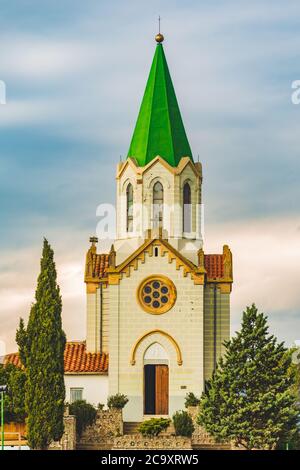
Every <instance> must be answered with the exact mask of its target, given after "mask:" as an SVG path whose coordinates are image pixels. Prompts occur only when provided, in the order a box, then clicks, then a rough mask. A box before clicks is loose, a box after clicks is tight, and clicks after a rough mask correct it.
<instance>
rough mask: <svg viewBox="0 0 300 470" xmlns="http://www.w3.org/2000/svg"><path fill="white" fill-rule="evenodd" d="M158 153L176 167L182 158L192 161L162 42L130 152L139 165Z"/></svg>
mask: <svg viewBox="0 0 300 470" xmlns="http://www.w3.org/2000/svg"><path fill="white" fill-rule="evenodd" d="M162 38H163V36H162ZM157 155H160V156H161V157H162V158H163V159H164V160H166V161H167V162H168V163H169V164H170V165H172V166H177V165H178V163H179V161H180V159H181V158H182V157H190V159H191V160H193V156H192V152H191V148H190V145H189V142H188V139H187V136H186V133H185V129H184V125H183V122H182V118H181V114H180V110H179V106H178V103H177V99H176V95H175V91H174V87H173V83H172V80H171V76H170V72H169V68H168V64H167V61H166V57H165V54H164V50H163V46H162V44H161V43H159V44H157V46H156V51H155V54H154V58H153V62H152V66H151V70H150V74H149V78H148V82H147V85H146V90H145V93H144V97H143V101H142V104H141V108H140V112H139V115H138V119H137V123H136V126H135V129H134V133H133V136H132V140H131V144H130V148H129V152H128V157H133V158H135V159H136V161H137V162H138V165H139V166H145V165H147V163H149V162H150V161H151V160H153V158H155V157H156V156H157Z"/></svg>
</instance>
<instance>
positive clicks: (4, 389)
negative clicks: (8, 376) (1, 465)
mask: <svg viewBox="0 0 300 470" xmlns="http://www.w3.org/2000/svg"><path fill="white" fill-rule="evenodd" d="M0 393H1V450H4V394H5V393H7V385H0Z"/></svg>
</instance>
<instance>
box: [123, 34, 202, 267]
mask: <svg viewBox="0 0 300 470" xmlns="http://www.w3.org/2000/svg"><path fill="white" fill-rule="evenodd" d="M155 39H156V42H157V46H156V50H155V54H154V58H153V61H152V66H151V69H150V74H149V78H148V81H147V85H146V89H145V93H144V97H143V100H142V103H141V107H140V111H139V114H138V118H137V122H136V125H135V129H134V133H133V136H132V139H131V144H130V148H129V151H128V156H127V159H126V161H125V162H121V163H119V165H118V167H117V240H116V243H115V247H116V252H117V262H118V263H119V262H122V261H123V260H124V259H125V258H126V257H127V256H128V255H129V254H130V253H132V251H133V250H135V249H136V248H137V247H138V246H140V245H141V244H142V243H143V242H144V241H145V240H147V239H148V238H158V237H160V238H161V237H162V238H165V239H167V240H168V241H169V243H171V244H172V245H173V246H174V248H175V249H176V250H178V251H179V252H180V253H182V254H183V255H184V256H186V257H187V258H188V259H190V260H191V261H193V262H196V261H197V260H196V253H197V251H198V249H199V248H201V247H202V234H201V185H202V167H201V164H200V163H194V160H193V155H192V151H191V148H190V145H189V142H188V139H187V135H186V132H185V128H184V125H183V121H182V117H181V113H180V109H179V106H178V102H177V98H176V94H175V90H174V87H173V83H172V79H171V76H170V72H169V68H168V64H167V61H166V57H165V53H164V49H163V44H162V42H163V40H164V37H163V35H162V34H160V33H159V34H157V36H156V38H155Z"/></svg>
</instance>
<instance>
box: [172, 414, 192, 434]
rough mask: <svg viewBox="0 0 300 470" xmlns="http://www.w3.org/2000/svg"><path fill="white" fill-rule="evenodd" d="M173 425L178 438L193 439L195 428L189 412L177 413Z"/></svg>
mask: <svg viewBox="0 0 300 470" xmlns="http://www.w3.org/2000/svg"><path fill="white" fill-rule="evenodd" d="M173 424H174V428H175V434H176V436H185V437H191V435H192V434H193V432H194V430H195V427H194V424H193V420H192V418H191V416H190V415H189V414H188V413H187V411H176V413H175V414H174V415H173Z"/></svg>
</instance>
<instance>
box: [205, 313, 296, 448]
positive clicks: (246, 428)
mask: <svg viewBox="0 0 300 470" xmlns="http://www.w3.org/2000/svg"><path fill="white" fill-rule="evenodd" d="M225 347H226V353H225V355H224V358H223V359H221V360H220V361H219V363H218V366H217V368H216V370H215V372H214V374H213V376H212V378H211V380H209V381H208V383H207V387H206V391H205V393H204V394H203V397H202V400H201V404H200V414H199V417H198V422H199V424H201V425H203V426H204V427H205V428H206V430H207V431H208V432H209V433H210V434H212V435H213V436H214V437H215V438H216V439H217V440H221V441H222V440H226V441H233V442H235V444H238V445H242V446H243V447H245V448H246V449H254V448H257V449H274V448H275V447H276V445H277V444H278V442H279V440H280V439H282V438H283V437H285V438H287V436H289V437H292V436H293V435H294V434H295V433H296V432H297V418H298V413H299V412H298V411H297V410H296V407H295V396H293V393H292V389H291V387H292V384H293V380H294V378H293V377H292V376H291V374H289V373H288V370H289V366H290V362H291V356H290V354H288V353H287V350H286V349H285V348H284V346H283V343H278V342H277V340H276V338H274V336H271V335H269V334H268V325H267V317H266V316H265V315H264V314H263V313H258V310H257V308H256V307H255V305H252V307H247V309H246V311H245V312H244V313H243V321H242V327H241V330H240V332H238V333H237V334H236V336H235V337H234V338H232V339H231V340H230V341H228V342H226V343H225Z"/></svg>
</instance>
